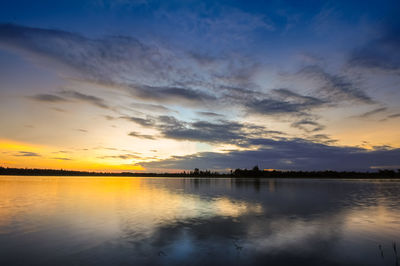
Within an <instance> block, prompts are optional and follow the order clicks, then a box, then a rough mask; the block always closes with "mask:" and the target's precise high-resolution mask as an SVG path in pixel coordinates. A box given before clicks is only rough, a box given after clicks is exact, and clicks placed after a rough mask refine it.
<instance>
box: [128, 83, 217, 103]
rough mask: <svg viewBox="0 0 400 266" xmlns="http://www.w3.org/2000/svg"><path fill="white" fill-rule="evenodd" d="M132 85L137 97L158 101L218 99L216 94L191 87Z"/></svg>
mask: <svg viewBox="0 0 400 266" xmlns="http://www.w3.org/2000/svg"><path fill="white" fill-rule="evenodd" d="M131 87H132V88H134V89H133V90H132V94H134V95H135V96H136V97H138V98H140V99H148V100H156V101H158V102H160V101H161V102H170V103H174V102H175V103H176V102H178V101H181V100H184V101H187V102H191V103H196V102H199V103H201V102H203V103H205V102H210V101H214V100H216V97H215V96H211V95H209V94H207V93H204V92H201V91H198V90H193V89H190V88H179V87H156V86H146V85H141V86H134V85H132V86H131Z"/></svg>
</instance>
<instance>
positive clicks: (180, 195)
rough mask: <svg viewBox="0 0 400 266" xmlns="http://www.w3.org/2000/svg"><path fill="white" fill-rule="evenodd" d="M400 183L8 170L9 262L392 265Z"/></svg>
mask: <svg viewBox="0 0 400 266" xmlns="http://www.w3.org/2000/svg"><path fill="white" fill-rule="evenodd" d="M399 192H400V181H394V180H392V181H391V180H387V181H379V180H318V179H285V180H282V179H280V180H277V179H261V180H255V179H254V180H240V179H181V178H119V177H114V178H112V177H105V178H102V177H100V178H99V177H22V176H21V177H20V176H15V177H11V176H3V177H0V265H393V266H394V265H396V264H395V253H394V250H393V247H392V243H393V241H396V242H397V243H398V245H397V246H398V247H397V249H398V252H399V254H398V255H400V193H399ZM378 245H381V246H382V250H383V257H382V253H381V251H380V250H379V248H378Z"/></svg>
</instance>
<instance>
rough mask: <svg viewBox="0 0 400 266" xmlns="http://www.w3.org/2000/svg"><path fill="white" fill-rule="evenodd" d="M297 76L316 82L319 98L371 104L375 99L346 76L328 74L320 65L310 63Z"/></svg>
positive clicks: (334, 101)
mask: <svg viewBox="0 0 400 266" xmlns="http://www.w3.org/2000/svg"><path fill="white" fill-rule="evenodd" d="M296 75H297V76H300V77H304V78H305V79H309V80H312V81H314V82H316V86H317V88H316V91H317V92H318V94H319V95H320V96H321V98H323V99H326V100H329V101H330V102H333V103H336V102H340V101H355V102H360V103H365V104H373V103H375V101H374V100H373V99H372V98H371V97H370V96H368V95H367V94H366V93H365V92H364V91H363V90H361V89H360V88H358V87H356V86H355V85H354V84H353V82H351V81H350V80H349V79H348V78H346V77H344V76H341V75H335V74H330V73H328V72H326V71H325V70H324V69H322V68H321V67H320V66H317V65H311V66H306V67H303V68H302V69H301V70H300V71H298V72H297V74H296Z"/></svg>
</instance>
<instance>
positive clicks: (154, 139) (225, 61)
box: [0, 0, 400, 171]
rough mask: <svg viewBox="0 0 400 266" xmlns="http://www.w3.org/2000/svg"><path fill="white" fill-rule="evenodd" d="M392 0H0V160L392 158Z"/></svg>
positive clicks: (142, 166)
mask: <svg viewBox="0 0 400 266" xmlns="http://www.w3.org/2000/svg"><path fill="white" fill-rule="evenodd" d="M399 5H400V4H399V3H398V1H363V2H362V4H360V2H359V1H307V2H300V1H250V2H249V1H151V0H137V1H129V0H118V1H105V0H92V1H56V2H55V1H35V2H33V1H4V2H3V6H2V9H1V10H0V23H1V24H0V68H1V69H2V71H1V73H0V96H1V99H0V103H1V105H0V111H1V116H0V122H1V123H2V124H3V125H5V127H4V129H3V130H2V131H1V132H0V139H1V140H2V143H3V146H2V149H3V152H2V153H1V154H0V160H2V161H3V164H5V165H6V166H18V167H21V166H32V167H63V168H68V169H86V170H90V169H93V170H143V171H175V170H181V169H192V168H194V167H201V168H211V169H218V170H222V171H227V170H229V169H232V168H233V169H234V168H237V167H248V168H249V167H252V166H254V165H256V164H257V165H259V166H260V167H261V168H265V169H267V168H268V169H270V168H274V169H284V170H286V169H301V170H322V169H337V170H364V171H365V170H374V169H378V168H396V169H397V168H398V167H400V165H399V161H400V160H399V159H400V151H399V148H400V136H399V134H398V132H399V130H400V126H399V124H400V123H399V119H400V106H399V100H400V90H399V84H400V56H399V53H398V50H399V48H400V38H399V36H400V34H399V33H400V20H399V18H398V15H397V14H398V12H399V10H400V9H399ZM10 143H11V144H12V145H11V144H10ZM27 158H30V159H34V160H26V159H27ZM342 158H346V164H343V162H342Z"/></svg>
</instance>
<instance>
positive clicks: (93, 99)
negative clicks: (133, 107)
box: [61, 90, 109, 109]
mask: <svg viewBox="0 0 400 266" xmlns="http://www.w3.org/2000/svg"><path fill="white" fill-rule="evenodd" d="M61 94H62V95H64V96H66V97H69V98H73V99H76V100H79V101H82V102H87V103H90V104H93V105H95V106H98V107H101V108H105V109H108V108H109V107H108V105H107V104H105V102H104V100H103V99H101V98H99V97H97V96H93V95H87V94H84V93H80V92H77V91H73V90H63V91H62V92H61Z"/></svg>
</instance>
